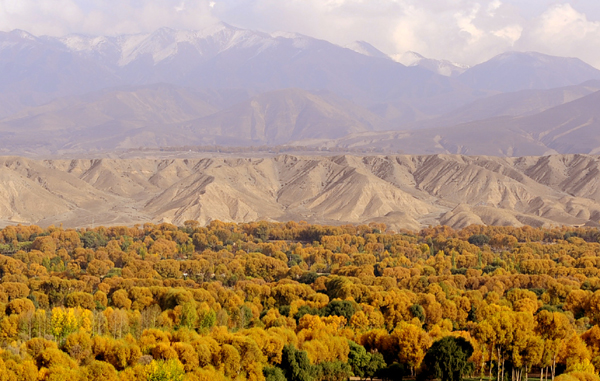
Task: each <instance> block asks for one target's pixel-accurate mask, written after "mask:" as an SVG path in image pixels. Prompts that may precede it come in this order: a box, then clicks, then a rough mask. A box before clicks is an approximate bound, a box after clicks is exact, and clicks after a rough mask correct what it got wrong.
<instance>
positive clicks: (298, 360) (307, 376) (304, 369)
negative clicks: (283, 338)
mask: <svg viewBox="0 0 600 381" xmlns="http://www.w3.org/2000/svg"><path fill="white" fill-rule="evenodd" d="M281 369H283V372H284V373H285V378H287V380H288V381H313V380H314V376H315V368H314V367H313V366H312V365H311V363H310V360H309V359H308V355H307V354H306V351H301V350H298V349H296V347H294V346H293V345H290V344H288V345H286V346H284V347H283V352H282V355H281Z"/></svg>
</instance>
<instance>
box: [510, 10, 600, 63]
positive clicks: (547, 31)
mask: <svg viewBox="0 0 600 381" xmlns="http://www.w3.org/2000/svg"><path fill="white" fill-rule="evenodd" d="M599 44H600V22H597V21H590V20H588V18H587V16H586V15H585V14H583V13H580V12H578V11H576V10H575V9H574V8H573V7H572V6H571V5H570V4H562V5H556V6H553V7H552V8H550V9H548V10H547V11H546V12H544V13H543V14H542V15H541V16H540V17H539V18H538V19H537V20H535V22H534V23H532V24H531V25H530V26H529V27H528V28H526V29H525V31H524V32H523V37H522V38H521V39H520V40H519V42H518V44H517V46H518V48H519V49H521V50H537V51H541V52H544V53H547V54H552V55H561V56H573V57H579V58H581V59H583V60H584V61H586V62H588V63H590V64H592V65H595V66H596V67H600V51H598V49H596V47H597V46H600V45H599Z"/></svg>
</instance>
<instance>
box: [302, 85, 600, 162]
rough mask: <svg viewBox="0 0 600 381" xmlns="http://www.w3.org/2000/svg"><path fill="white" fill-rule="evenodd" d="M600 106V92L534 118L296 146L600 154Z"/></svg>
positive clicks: (357, 136) (369, 134)
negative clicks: (599, 106)
mask: <svg viewBox="0 0 600 381" xmlns="http://www.w3.org/2000/svg"><path fill="white" fill-rule="evenodd" d="M583 88H584V87H581V88H580V89H583ZM588 90H589V89H588ZM559 94H560V92H559ZM563 94H564V93H563ZM598 104H600V91H597V92H593V93H591V94H589V95H586V96H583V97H580V98H578V99H576V100H574V101H571V102H568V103H565V104H561V105H559V106H556V107H552V108H550V109H547V110H545V111H543V112H541V113H537V114H534V115H529V116H521V117H511V116H499V117H495V118H489V119H484V120H477V121H473V122H469V123H464V124H459V125H456V126H451V127H441V128H427V129H420V130H419V129H418V130H411V131H386V132H364V133H356V134H351V135H349V136H346V137H344V138H341V139H337V140H331V141H323V140H322V141H308V142H295V143H294V144H296V145H302V144H303V143H306V144H308V145H314V146H327V147H344V148H354V149H365V150H368V149H376V150H381V151H384V152H402V153H409V154H413V153H419V154H423V153H425V154H434V153H448V154H457V153H458V154H464V155H497V156H536V155H549V154H556V153H562V154H567V153H585V154H598V153H600V134H599V133H598V131H600V109H599V108H598Z"/></svg>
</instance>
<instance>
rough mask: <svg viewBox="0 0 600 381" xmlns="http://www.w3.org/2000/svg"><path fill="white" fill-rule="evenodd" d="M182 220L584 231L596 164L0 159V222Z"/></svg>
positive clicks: (595, 187) (554, 160) (596, 210)
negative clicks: (578, 228) (577, 228)
mask: <svg viewBox="0 0 600 381" xmlns="http://www.w3.org/2000/svg"><path fill="white" fill-rule="evenodd" d="M188 219H197V220H199V221H200V222H201V223H207V222H209V221H210V220H212V219H219V220H223V221H237V222H246V221H253V220H260V219H266V220H276V221H286V220H292V219H293V220H307V221H309V222H322V223H344V222H349V223H364V222H370V221H378V222H385V223H387V224H388V225H389V226H391V227H393V228H396V229H398V228H412V229H417V228H420V227H422V226H427V225H430V224H431V225H434V224H438V223H441V224H447V225H450V226H453V227H457V228H459V227H463V226H466V225H469V224H494V225H513V226H520V225H532V226H549V225H585V224H587V225H592V226H598V221H599V220H600V158H599V157H597V156H590V155H553V156H545V157H522V158H506V157H487V156H474V157H469V156H460V155H431V156H408V155H405V156H351V155H341V156H329V157H325V156H320V157H317V156H299V155H295V156H294V155H280V156H270V157H261V158H248V157H246V158H241V157H240V158H234V157H213V158H188V159H88V160H81V159H79V160H45V161H37V160H32V159H26V158H19V157H4V158H0V221H3V223H5V224H6V223H36V224H40V225H49V224H59V223H63V224H64V225H65V226H91V225H94V224H95V225H100V224H104V225H115V224H126V225H133V224H135V223H141V222H147V221H154V222H160V221H168V222H172V223H175V224H181V223H183V221H185V220H188Z"/></svg>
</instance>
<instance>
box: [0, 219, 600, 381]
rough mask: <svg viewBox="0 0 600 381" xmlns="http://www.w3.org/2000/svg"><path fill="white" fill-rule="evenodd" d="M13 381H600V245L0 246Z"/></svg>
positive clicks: (242, 231) (136, 240) (101, 236)
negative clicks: (414, 380) (467, 379)
mask: <svg viewBox="0 0 600 381" xmlns="http://www.w3.org/2000/svg"><path fill="white" fill-rule="evenodd" d="M0 253H1V255H0V277H1V283H0V381H5V380H6V381H7V380H11V381H12V380H103V381H112V380H153V381H154V380H201V381H225V380H239V381H243V380H248V381H285V380H288V381H342V380H347V379H348V378H350V377H352V379H373V378H378V379H383V380H400V379H402V378H404V379H407V378H416V379H417V380H432V379H441V380H442V381H446V380H448V381H455V380H460V379H461V378H469V379H473V380H484V379H485V380H496V381H500V380H502V381H504V380H511V381H522V380H524V381H526V380H528V379H533V378H535V379H542V380H556V381H600V377H599V376H598V375H597V371H598V370H600V327H599V326H598V324H599V323H600V230H598V229H595V228H585V227H584V228H572V227H560V228H559V227H556V228H532V227H529V226H524V227H520V228H515V227H497V226H469V227H467V228H464V229H462V230H459V231H457V230H452V229H450V228H448V227H446V226H438V227H429V228H426V229H423V230H421V231H419V232H413V231H399V232H391V231H388V230H387V228H386V226H385V225H383V224H377V223H372V224H369V225H344V226H321V225H311V224H308V223H306V222H287V223H271V222H254V223H243V224H234V223H223V222H219V221H213V222H211V223H210V224H209V225H208V226H201V225H200V224H199V223H198V222H195V221H186V222H185V223H184V225H183V226H175V225H172V224H167V223H163V224H150V223H147V224H144V225H136V226H134V227H96V228H80V229H66V228H63V227H56V226H50V227H48V228H45V229H43V228H40V227H38V226H23V225H17V226H8V227H5V228H4V229H2V230H0Z"/></svg>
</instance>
